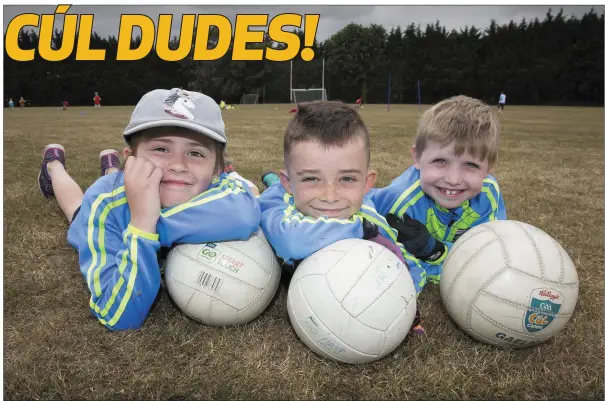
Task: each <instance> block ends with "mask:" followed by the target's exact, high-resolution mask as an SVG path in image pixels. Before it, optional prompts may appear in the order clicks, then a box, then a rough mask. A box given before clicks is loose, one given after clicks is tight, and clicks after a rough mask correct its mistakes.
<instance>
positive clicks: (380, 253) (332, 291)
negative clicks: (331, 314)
mask: <svg viewBox="0 0 605 401" xmlns="http://www.w3.org/2000/svg"><path fill="white" fill-rule="evenodd" d="M379 250H380V252H379V253H378V255H376V258H374V259H373V260H372V263H370V264H369V265H367V267H366V268H365V270H364V271H363V272H362V273H361V274H360V275H359V277H357V281H355V284H353V286H352V287H351V288H349V290H348V291H347V293H346V294H344V295H343V297H342V299H343V300H344V299H345V298H346V297H347V296H348V295H349V294H350V293H351V291H353V288H354V287H355V285H356V284H357V283H358V282H359V279H360V278H361V277H363V275H364V274H366V272H367V271H368V270H370V267H372V265H374V263H375V262H376V260H377V259H378V256H380V255H382V252H384V249H380V248H379ZM345 255H346V254H345ZM343 258H344V256H343ZM341 260H342V259H340V260H339V261H338V262H336V263H334V265H333V266H332V267H331V268H330V270H328V271H327V272H326V273H325V274H324V276H325V275H327V274H328V273H329V272H330V271H331V270H332V269H333V268H334V267H336V265H337V264H339V263H340V261H341ZM326 282H327V283H328V288H329V289H330V292H331V293H332V295H334V290H332V286H331V285H330V282H329V281H328V280H326ZM381 295H382V294H381ZM334 298H335V299H336V297H334ZM338 304H339V305H340V306H341V307H342V301H339V302H338ZM370 306H372V304H370V305H368V306H367V307H366V308H365V309H364V310H363V311H361V312H360V313H359V314H358V315H357V316H359V315H361V314H362V313H363V312H364V311H365V310H366V309H367V308H369V307H370ZM343 309H344V308H343ZM345 310H346V309H345ZM347 313H349V311H347ZM349 315H351V317H354V318H355V319H357V316H353V315H352V314H350V313H349Z"/></svg>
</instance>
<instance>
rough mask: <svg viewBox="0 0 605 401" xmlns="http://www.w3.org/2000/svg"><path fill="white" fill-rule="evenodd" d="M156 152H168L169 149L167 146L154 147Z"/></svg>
mask: <svg viewBox="0 0 605 401" xmlns="http://www.w3.org/2000/svg"><path fill="white" fill-rule="evenodd" d="M153 151H154V152H160V153H165V152H168V149H166V148H153Z"/></svg>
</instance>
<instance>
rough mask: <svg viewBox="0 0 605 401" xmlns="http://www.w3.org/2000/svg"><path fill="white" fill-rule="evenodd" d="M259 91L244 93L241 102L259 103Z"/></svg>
mask: <svg viewBox="0 0 605 401" xmlns="http://www.w3.org/2000/svg"><path fill="white" fill-rule="evenodd" d="M257 103H258V93H244V95H243V96H242V100H241V104H257Z"/></svg>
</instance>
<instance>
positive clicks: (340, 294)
mask: <svg viewBox="0 0 605 401" xmlns="http://www.w3.org/2000/svg"><path fill="white" fill-rule="evenodd" d="M356 244H357V246H356V247H355V248H352V249H350V250H349V251H348V252H347V253H346V254H345V255H344V257H343V258H342V259H341V260H340V261H339V262H338V263H337V264H336V265H335V266H334V267H333V268H332V269H330V271H329V272H328V273H326V279H327V280H328V283H329V285H330V288H331V289H332V292H333V294H334V297H335V298H336V299H337V300H338V301H343V300H344V298H345V297H347V298H349V297H351V296H353V295H352V293H353V292H355V293H356V294H358V291H356V290H355V288H357V287H358V286H359V285H360V283H361V284H364V283H368V284H370V285H371V286H375V285H372V283H370V280H372V278H373V276H376V275H377V273H378V272H376V269H377V267H376V263H377V262H378V261H379V260H384V256H382V257H381V255H383V254H385V253H386V252H388V253H390V254H391V255H392V252H389V251H388V250H387V249H386V248H384V247H383V246H382V245H379V244H376V243H374V242H371V241H363V240H358V242H356ZM393 257H394V258H396V256H395V255H393ZM397 260H399V259H397ZM320 263H321V262H320ZM391 264H394V263H391ZM399 264H401V262H399ZM368 276H369V277H368ZM382 276H384V277H383V278H382V281H385V279H387V280H388V278H387V276H389V275H388V274H387V273H386V271H385V272H384V273H382ZM382 276H381V277H382ZM390 276H393V274H390ZM376 280H378V278H376ZM368 288H370V287H368ZM368 296H370V297H371V295H369V294H368ZM345 303H346V301H345ZM356 314H357V313H354V315H356Z"/></svg>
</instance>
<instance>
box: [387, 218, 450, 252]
mask: <svg viewBox="0 0 605 401" xmlns="http://www.w3.org/2000/svg"><path fill="white" fill-rule="evenodd" d="M387 222H388V223H389V225H390V226H391V227H393V228H394V229H396V230H397V232H398V235H397V241H399V242H400V243H402V244H403V246H404V247H405V249H406V250H407V251H408V252H409V253H411V254H412V255H414V256H415V257H417V258H418V259H421V260H426V261H429V262H434V261H436V260H438V259H439V258H440V257H441V256H442V255H443V253H444V252H445V245H443V243H441V242H439V241H437V240H436V239H435V238H434V237H433V236H432V235H431V234H429V230H428V229H427V228H426V227H425V226H424V224H422V223H421V222H419V221H418V220H415V219H413V218H411V217H410V216H408V215H407V214H404V215H403V217H401V218H399V217H397V216H395V215H394V214H391V213H389V214H388V215H387Z"/></svg>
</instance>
